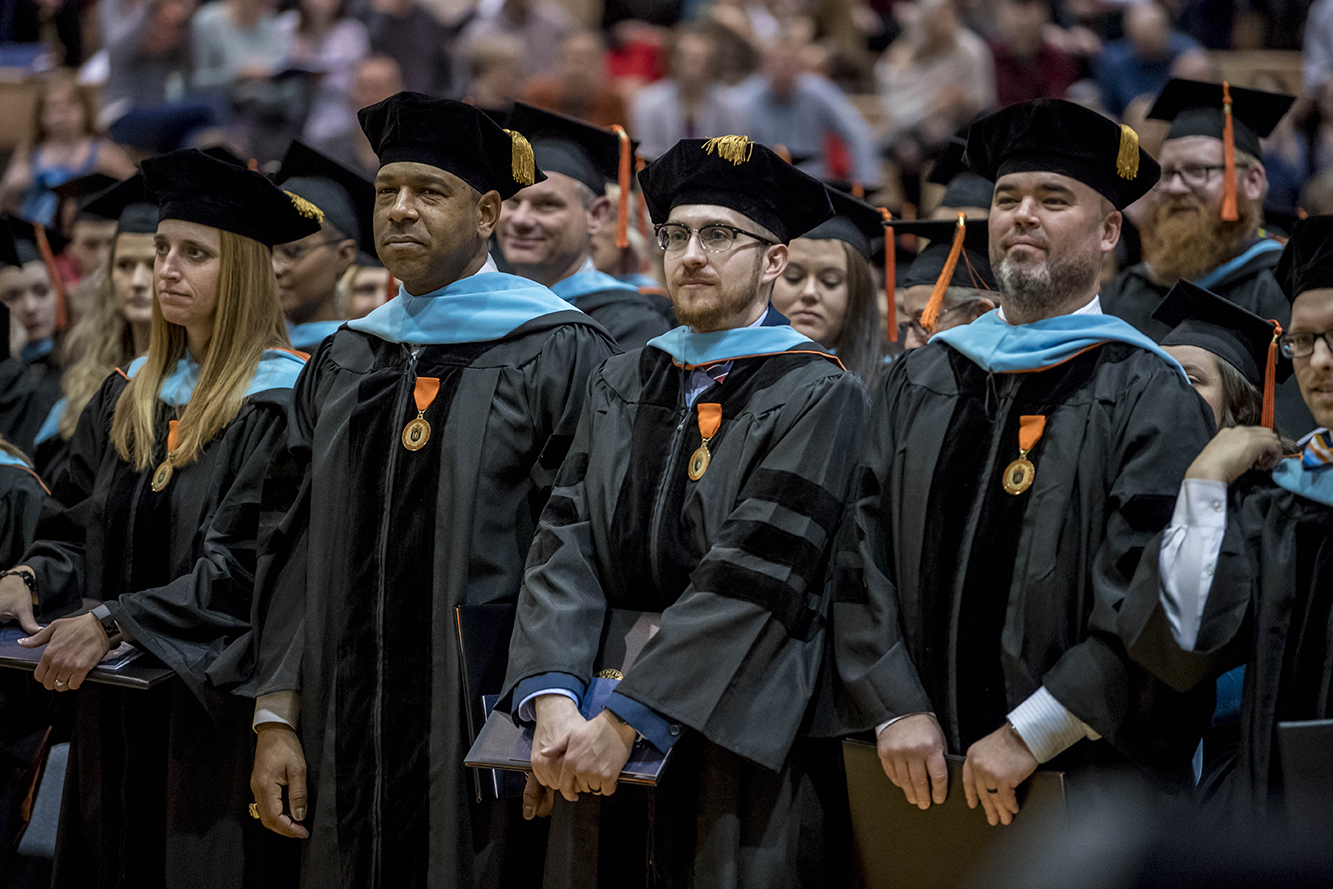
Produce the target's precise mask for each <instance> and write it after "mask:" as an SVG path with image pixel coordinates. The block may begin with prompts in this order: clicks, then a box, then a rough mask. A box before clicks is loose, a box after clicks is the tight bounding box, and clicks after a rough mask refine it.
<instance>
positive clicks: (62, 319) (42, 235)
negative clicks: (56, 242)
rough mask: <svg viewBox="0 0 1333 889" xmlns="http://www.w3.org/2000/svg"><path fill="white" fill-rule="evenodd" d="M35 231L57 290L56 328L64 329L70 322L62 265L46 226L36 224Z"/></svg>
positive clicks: (43, 261)
mask: <svg viewBox="0 0 1333 889" xmlns="http://www.w3.org/2000/svg"><path fill="white" fill-rule="evenodd" d="M32 229H33V232H34V233H35V234H36V235H37V252H38V253H40V254H42V265H44V266H46V273H47V274H48V275H50V276H51V289H52V290H54V291H55V292H56V330H64V329H65V327H66V326H67V325H68V324H69V309H68V308H67V307H66V305H65V279H64V278H62V277H61V276H60V267H59V266H57V265H56V255H55V252H54V251H53V250H52V249H51V242H50V241H48V240H47V239H46V226H44V225H39V224H34V225H33V227H32Z"/></svg>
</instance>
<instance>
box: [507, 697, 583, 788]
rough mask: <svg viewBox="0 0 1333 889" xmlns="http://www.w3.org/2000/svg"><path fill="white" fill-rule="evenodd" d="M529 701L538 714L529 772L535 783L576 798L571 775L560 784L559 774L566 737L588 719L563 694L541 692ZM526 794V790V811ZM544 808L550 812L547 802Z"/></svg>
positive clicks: (565, 747) (566, 741) (563, 758)
mask: <svg viewBox="0 0 1333 889" xmlns="http://www.w3.org/2000/svg"><path fill="white" fill-rule="evenodd" d="M532 703H533V708H532V709H533V712H534V713H536V715H537V728H536V730H535V731H534V732H533V736H532V775H533V777H534V778H536V779H537V783H538V784H540V785H541V786H543V787H549V788H551V789H552V790H558V791H560V795H561V796H563V797H564V798H565V799H567V800H569V801H570V802H571V803H572V802H574V801H575V800H577V799H578V798H579V795H578V791H577V790H576V789H575V788H574V783H573V775H572V774H571V775H570V776H569V779H568V781H567V782H566V783H564V784H561V780H560V773H561V768H562V767H563V765H564V760H565V751H566V749H567V748H568V746H569V736H570V735H571V734H573V732H574V731H575V730H576V729H578V728H579V727H581V726H583V725H584V724H586V723H587V720H586V719H584V718H583V714H582V713H580V712H579V708H578V705H577V704H575V703H574V702H573V701H572V700H570V699H569V698H567V697H565V696H564V695H542V696H541V697H539V698H537V700H535V701H533V702H532ZM526 796H527V793H526V792H525V793H524V797H525V802H524V806H523V809H524V813H525V814H526V812H527V803H526ZM547 811H548V812H549V811H550V806H549V805H548V806H547Z"/></svg>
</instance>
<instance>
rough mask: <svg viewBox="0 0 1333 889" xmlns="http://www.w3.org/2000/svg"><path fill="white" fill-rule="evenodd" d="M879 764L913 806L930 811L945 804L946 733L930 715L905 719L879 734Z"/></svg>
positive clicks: (917, 714)
mask: <svg viewBox="0 0 1333 889" xmlns="http://www.w3.org/2000/svg"><path fill="white" fill-rule="evenodd" d="M879 761H880V762H881V763H882V764H883V766H884V774H886V775H888V776H889V780H890V781H892V782H893V783H894V784H895V785H897V786H898V787H900V788H902V791H903V795H904V796H906V797H907V801H908V802H909V803H911V804H912V805H914V806H917V807H919V808H922V809H929V808H930V804H931V802H932V801H934V802H935V803H936V804H937V805H938V804H939V803H942V802H944V798H945V795H946V794H947V793H948V792H949V768H948V766H946V765H945V764H944V732H943V731H941V730H940V724H939V721H938V720H936V719H935V717H934V716H932V715H931V714H929V713H913V714H912V715H911V716H904V717H903V718H902V719H899V720H897V721H896V722H893V723H890V724H889V725H888V726H887V727H886V728H885V729H884V731H882V732H880V733H879Z"/></svg>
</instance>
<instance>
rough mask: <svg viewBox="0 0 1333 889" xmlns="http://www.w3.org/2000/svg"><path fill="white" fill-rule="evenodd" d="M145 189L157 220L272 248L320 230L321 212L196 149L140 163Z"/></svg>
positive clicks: (249, 173)
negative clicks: (188, 224) (205, 228)
mask: <svg viewBox="0 0 1333 889" xmlns="http://www.w3.org/2000/svg"><path fill="white" fill-rule="evenodd" d="M143 179H144V190H145V192H146V193H147V195H148V198H149V199H150V200H155V201H157V207H158V219H159V220H162V219H180V220H183V221H185V222H196V223H198V224H200V225H208V226H212V227H213V228H218V229H222V230H223V231H229V232H232V233H233V234H237V235H242V236H243V237H247V238H251V239H253V240H256V241H258V242H259V243H261V244H264V245H266V246H268V247H272V246H273V245H274V244H286V243H287V242H288V241H296V240H299V239H301V238H304V237H305V236H306V235H313V234H314V233H315V232H317V231H319V225H320V222H321V220H322V219H323V217H324V213H323V212H322V211H321V210H320V209H319V208H318V207H316V206H315V205H313V204H311V203H310V202H309V201H307V200H305V199H304V198H300V197H297V196H296V195H292V194H289V193H287V192H285V191H283V190H282V189H281V188H278V186H276V185H274V184H273V183H272V182H269V181H268V179H266V178H264V176H262V175H261V174H259V173H256V172H254V171H252V170H248V169H246V168H245V167H239V166H237V165H235V164H232V163H228V162H227V161H223V160H218V159H217V158H215V157H210V156H209V155H207V154H205V153H204V152H202V151H199V150H198V149H195V148H187V149H185V150H182V151H173V152H171V153H170V154H164V155H162V156H161V157H154V158H149V159H148V160H146V161H144V162H143Z"/></svg>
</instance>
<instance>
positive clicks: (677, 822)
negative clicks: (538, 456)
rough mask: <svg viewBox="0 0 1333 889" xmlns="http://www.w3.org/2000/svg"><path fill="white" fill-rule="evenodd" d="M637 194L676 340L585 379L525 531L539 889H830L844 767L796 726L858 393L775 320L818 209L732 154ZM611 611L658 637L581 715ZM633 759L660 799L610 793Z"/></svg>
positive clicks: (521, 658) (511, 685) (691, 166)
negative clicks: (793, 252) (647, 620)
mask: <svg viewBox="0 0 1333 889" xmlns="http://www.w3.org/2000/svg"><path fill="white" fill-rule="evenodd" d="M640 182H641V183H642V185H643V193H644V197H645V198H646V200H647V203H648V209H649V212H650V214H651V216H652V219H653V221H654V222H656V223H657V237H658V243H659V245H660V246H661V247H662V249H663V251H664V252H665V256H664V266H665V270H666V279H667V289H668V291H669V292H670V295H671V300H672V303H673V304H674V305H675V309H676V315H677V317H678V318H679V319H680V320H681V321H682V322H683V325H684V326H682V327H677V328H676V329H674V330H672V331H671V332H670V333H667V334H665V335H663V336H660V337H657V338H655V339H653V340H651V341H650V342H649V343H648V345H647V346H645V347H644V348H643V349H641V350H638V351H635V352H628V353H626V354H624V355H618V356H616V357H615V358H612V359H609V360H608V361H607V362H606V363H605V364H603V365H602V367H601V368H600V369H599V370H598V371H597V373H596V374H595V375H594V377H593V379H592V382H591V384H590V386H589V396H588V401H587V402H586V404H585V405H584V409H583V415H582V417H581V419H580V421H579V428H578V432H577V434H576V436H575V439H574V444H573V446H572V447H571V449H570V453H569V456H568V458H566V460H565V463H564V466H563V467H562V468H561V471H560V474H559V476H558V478H557V479H556V487H555V490H554V491H553V493H552V497H551V501H550V502H549V504H548V506H547V509H546V511H545V512H544V513H543V514H542V520H541V524H540V526H539V528H538V531H537V537H536V539H535V540H534V542H533V548H532V552H531V555H530V556H529V559H528V566H527V574H526V576H525V578H524V585H523V592H522V594H521V597H520V600H519V610H518V619H517V622H516V625H515V630H514V636H513V641H512V643H511V645H510V661H509V672H508V676H507V678H506V688H505V697H506V698H507V699H508V702H510V703H512V710H511V712H513V713H514V715H515V718H516V719H518V720H519V721H520V722H533V721H535V724H536V733H535V738H534V741H533V745H532V749H533V753H532V767H533V775H534V778H533V779H532V780H531V781H530V782H529V787H528V794H527V796H526V800H527V803H526V812H525V813H526V814H528V815H530V816H533V815H540V814H543V813H545V812H547V811H550V809H551V807H552V803H554V814H553V819H554V820H553V823H552V826H551V837H552V838H551V847H550V852H549V854H548V858H547V885H560V886H580V887H585V886H586V887H596V886H603V887H620V886H643V885H650V884H651V885H663V886H699V887H722V886H728V887H753V889H760V887H764V889H767V887H777V886H781V887H794V886H809V887H815V886H837V885H843V884H845V883H846V879H844V878H845V877H846V874H844V873H843V872H842V868H844V867H845V861H846V854H845V851H846V850H845V848H844V847H843V845H842V844H843V843H845V841H846V831H845V830H840V829H838V827H837V826H838V822H839V819H840V817H843V818H845V807H846V805H847V803H846V798H845V786H844V778H843V776H842V774H841V757H840V752H839V748H838V747H837V745H836V742H831V741H829V740H814V739H811V738H809V737H807V736H806V717H807V714H808V711H809V710H810V707H811V699H812V697H813V694H814V690H815V684H816V683H815V679H816V677H817V676H818V675H819V672H820V664H821V661H822V658H823V653H824V632H823V628H824V623H825V619H826V616H827V614H828V608H829V603H828V596H827V593H826V591H825V589H824V586H823V583H822V579H823V575H824V572H825V570H826V568H827V567H828V564H829V559H830V558H831V556H832V549H833V539H834V534H835V531H836V529H837V526H838V522H839V518H840V517H841V514H842V511H843V504H844V502H845V500H846V498H847V497H848V496H849V493H850V485H851V481H852V477H853V467H854V465H855V462H856V459H855V457H856V453H857V449H858V446H859V441H860V437H861V432H862V428H863V425H864V420H865V416H866V409H867V405H866V396H865V390H864V389H863V388H862V386H861V384H860V382H859V381H858V380H857V379H856V377H855V375H854V374H852V373H850V372H848V371H845V370H843V368H842V367H841V365H840V364H839V363H838V361H837V359H836V358H835V357H834V356H833V355H831V354H830V353H829V352H827V351H826V350H824V349H823V348H822V347H820V346H819V345H818V344H816V343H814V342H812V341H811V340H809V339H808V338H806V337H805V336H803V335H802V334H799V333H797V332H796V331H795V330H793V329H792V328H791V326H790V325H789V324H788V323H787V321H786V319H785V318H783V317H782V316H781V315H779V314H778V313H777V312H776V311H775V310H774V309H773V308H772V307H771V306H770V305H769V294H770V292H771V291H772V288H773V282H774V281H775V280H776V279H777V277H778V276H779V275H781V274H782V271H783V269H784V267H785V266H786V263H787V246H786V245H787V242H788V241H790V240H791V239H793V238H795V237H798V236H800V235H801V234H802V233H804V232H806V231H809V230H810V229H812V228H814V227H815V226H816V225H818V224H819V223H821V222H823V221H824V220H826V219H828V218H829V217H831V216H832V215H833V209H832V206H831V205H830V203H829V198H828V197H827V194H826V192H825V189H824V187H823V186H822V185H821V184H820V183H819V182H818V181H817V180H815V179H812V178H811V177H809V176H807V175H805V174H804V173H801V172H800V171H799V170H797V169H796V168H795V167H792V166H791V165H790V164H788V163H786V162H785V161H783V160H781V159H780V158H779V157H778V156H777V155H776V154H774V153H773V152H772V151H770V150H769V149H768V148H766V147H764V146H763V145H757V144H754V143H752V142H749V141H748V140H747V139H746V138H745V137H743V136H727V137H724V138H721V139H712V140H709V141H707V142H705V141H703V140H700V139H687V140H683V141H681V142H678V143H677V144H676V145H675V147H673V148H671V149H670V150H669V151H667V152H666V154H664V155H662V157H660V158H658V159H657V160H655V161H653V162H652V163H651V164H649V165H648V167H647V168H646V169H645V170H644V171H643V172H642V173H641V174H640ZM609 608H619V609H630V610H637V611H650V612H661V624H660V629H658V630H657V632H656V634H655V635H653V636H652V637H651V639H650V640H649V641H648V642H647V644H646V645H645V646H644V648H643V650H642V653H641V654H640V655H639V657H638V659H637V660H636V661H635V663H634V665H633V666H632V667H631V668H630V669H629V670H628V672H627V674H626V675H625V676H624V678H623V679H622V680H620V682H619V684H618V685H617V686H616V687H615V690H614V691H613V692H612V693H611V694H610V697H609V699H608V700H607V701H606V703H605V705H604V706H602V705H597V706H596V707H595V708H594V709H595V712H587V713H586V714H585V715H586V716H587V717H590V718H585V715H581V714H580V712H579V707H580V705H581V704H582V706H584V708H585V710H586V708H587V706H588V704H587V700H586V696H587V695H589V694H591V688H590V686H589V685H588V683H589V681H590V679H591V678H592V676H591V673H592V668H593V664H594V660H595V658H596V656H597V654H598V645H599V638H600V636H601V633H602V627H603V622H604V619H605V616H606V613H607V609H609ZM505 703H506V701H505V700H502V701H501V704H502V705H504V704H505ZM638 738H642V740H641V741H637V740H636V739H638ZM636 743H641V744H645V745H651V747H653V748H656V749H657V750H658V751H661V752H664V753H666V752H669V754H670V757H671V759H670V762H669V763H668V765H667V768H666V771H665V772H664V773H663V776H662V780H661V781H660V782H659V784H658V786H657V787H656V788H655V789H645V788H638V787H632V786H630V787H625V786H618V785H617V778H618V776H619V775H620V772H621V769H622V767H623V766H624V765H625V763H626V761H627V758H628V757H629V756H630V754H631V751H632V749H633V748H634V746H635V744H636ZM543 788H545V789H543ZM555 791H558V792H559V794H560V798H559V799H554V798H553V792H555ZM612 794H614V796H613V795H612ZM576 838H577V839H576ZM650 876H651V877H652V879H650Z"/></svg>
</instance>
